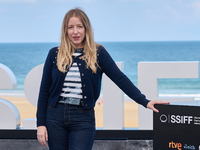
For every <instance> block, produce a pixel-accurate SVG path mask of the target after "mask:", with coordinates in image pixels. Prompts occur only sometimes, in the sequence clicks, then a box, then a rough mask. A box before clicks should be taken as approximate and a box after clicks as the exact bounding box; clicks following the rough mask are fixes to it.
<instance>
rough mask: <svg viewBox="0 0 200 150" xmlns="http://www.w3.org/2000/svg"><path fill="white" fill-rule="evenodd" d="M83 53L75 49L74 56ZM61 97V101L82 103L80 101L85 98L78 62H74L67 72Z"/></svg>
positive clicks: (74, 103) (73, 103)
mask: <svg viewBox="0 0 200 150" xmlns="http://www.w3.org/2000/svg"><path fill="white" fill-rule="evenodd" d="M81 54H82V52H77V51H75V52H74V54H73V56H79V55H81ZM60 97H61V99H60V100H59V103H67V104H72V105H80V101H81V99H82V98H83V95H82V84H81V77H80V71H79V68H78V66H77V63H76V62H73V64H72V66H71V68H70V69H69V71H68V72H67V74H66V77H65V80H64V83H63V88H62V92H61V94H60Z"/></svg>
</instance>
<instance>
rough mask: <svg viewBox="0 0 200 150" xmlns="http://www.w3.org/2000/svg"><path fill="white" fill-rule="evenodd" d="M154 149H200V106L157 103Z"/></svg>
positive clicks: (154, 122)
mask: <svg viewBox="0 0 200 150" xmlns="http://www.w3.org/2000/svg"><path fill="white" fill-rule="evenodd" d="M155 107H156V108H157V109H159V113H155V112H154V114H153V134H154V135H153V147H154V150H200V107H199V106H178V105H156V106H155Z"/></svg>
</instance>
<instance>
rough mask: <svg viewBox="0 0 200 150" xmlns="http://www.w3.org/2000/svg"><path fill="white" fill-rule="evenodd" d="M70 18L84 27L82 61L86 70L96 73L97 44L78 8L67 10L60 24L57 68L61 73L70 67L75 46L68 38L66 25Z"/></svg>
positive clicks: (87, 21) (83, 14)
mask: <svg viewBox="0 0 200 150" xmlns="http://www.w3.org/2000/svg"><path fill="white" fill-rule="evenodd" d="M71 17H77V18H79V19H80V21H81V22H82V24H83V26H84V27H85V38H84V40H83V45H84V47H83V48H84V53H85V54H84V56H83V57H82V59H83V60H85V62H86V68H90V69H91V70H92V72H93V73H96V71H97V66H98V64H97V55H96V54H97V47H98V46H99V44H97V43H95V41H94V35H93V30H92V26H91V23H90V20H89V18H88V17H87V15H86V14H85V13H84V12H83V11H82V10H81V9H79V8H75V9H71V10H69V11H68V12H67V13H66V15H65V17H64V19H63V23H62V31H61V41H60V46H59V48H58V49H59V50H58V55H57V67H58V69H59V70H60V71H61V72H63V73H64V72H66V71H67V69H69V68H70V67H71V65H72V62H73V58H72V55H73V53H74V51H75V48H76V47H75V46H74V44H73V43H72V41H71V40H70V39H69V37H68V32H67V30H68V23H69V19H70V18H71Z"/></svg>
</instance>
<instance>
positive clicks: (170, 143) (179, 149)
mask: <svg viewBox="0 0 200 150" xmlns="http://www.w3.org/2000/svg"><path fill="white" fill-rule="evenodd" d="M169 148H176V149H178V150H182V144H181V143H175V142H173V141H172V142H169Z"/></svg>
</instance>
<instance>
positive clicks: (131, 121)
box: [0, 94, 138, 128]
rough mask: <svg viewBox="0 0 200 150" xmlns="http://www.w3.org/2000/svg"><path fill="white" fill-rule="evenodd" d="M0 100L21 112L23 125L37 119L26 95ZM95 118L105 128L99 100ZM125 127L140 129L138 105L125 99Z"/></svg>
mask: <svg viewBox="0 0 200 150" xmlns="http://www.w3.org/2000/svg"><path fill="white" fill-rule="evenodd" d="M0 98H3V99H6V100H8V101H10V102H12V103H13V104H14V105H15V106H16V107H17V108H18V110H19V113H20V117H21V125H20V126H23V124H22V120H23V119H26V118H36V110H37V108H36V107H35V106H33V105H32V104H31V103H30V102H29V101H28V100H27V99H26V98H25V96H24V95H22V96H19V95H14V94H10V95H7V94H6V95H2V94H0ZM95 117H96V128H103V103H102V101H100V98H99V100H98V101H97V102H96V106H95ZM124 127H125V128H137V127H138V105H137V103H136V102H134V101H132V100H130V99H125V102H124Z"/></svg>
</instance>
